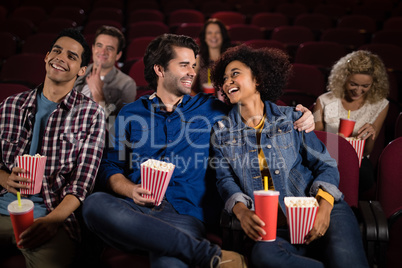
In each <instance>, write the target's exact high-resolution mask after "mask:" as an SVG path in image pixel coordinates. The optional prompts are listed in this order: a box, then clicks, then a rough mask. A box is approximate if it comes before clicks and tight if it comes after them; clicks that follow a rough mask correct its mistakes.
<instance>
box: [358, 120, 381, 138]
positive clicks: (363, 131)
mask: <svg viewBox="0 0 402 268" xmlns="http://www.w3.org/2000/svg"><path fill="white" fill-rule="evenodd" d="M357 133H358V135H357V138H358V139H363V140H366V139H368V138H369V137H370V136H371V137H372V140H375V137H376V134H377V131H376V130H375V128H374V126H373V125H372V124H370V123H366V124H364V125H363V126H362V127H361V128H360V129H359V131H357Z"/></svg>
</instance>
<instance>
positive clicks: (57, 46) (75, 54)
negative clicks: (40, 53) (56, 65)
mask: <svg viewBox="0 0 402 268" xmlns="http://www.w3.org/2000/svg"><path fill="white" fill-rule="evenodd" d="M53 48H58V49H63V48H62V47H61V46H59V45H54V46H53ZM68 52H69V53H71V54H73V55H74V56H75V57H77V58H79V57H80V56H79V55H78V54H77V53H75V52H74V51H71V50H68Z"/></svg>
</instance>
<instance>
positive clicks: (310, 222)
mask: <svg viewBox="0 0 402 268" xmlns="http://www.w3.org/2000/svg"><path fill="white" fill-rule="evenodd" d="M284 201H285V206H286V213H287V220H288V225H289V232H290V243H292V244H304V242H305V237H306V235H307V234H308V233H309V232H310V230H311V229H312V228H313V226H314V222H315V217H316V215H317V210H318V202H317V200H316V199H315V198H314V197H285V199H284Z"/></svg>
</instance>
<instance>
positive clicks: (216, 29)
mask: <svg viewBox="0 0 402 268" xmlns="http://www.w3.org/2000/svg"><path fill="white" fill-rule="evenodd" d="M200 43H201V44H200V53H199V55H198V57H197V66H196V68H195V72H196V73H197V76H196V81H195V83H194V87H193V90H194V92H195V93H198V92H202V90H203V84H206V83H208V82H210V81H211V80H210V78H208V76H209V74H210V69H211V68H212V66H213V64H214V63H215V62H216V61H217V60H218V59H219V57H220V56H221V54H222V53H223V52H225V51H226V50H227V49H228V48H229V47H231V46H232V43H231V41H230V38H229V34H228V31H227V29H226V26H225V25H224V24H223V23H222V22H221V21H220V20H218V19H209V20H208V21H207V22H206V23H205V24H204V28H203V29H202V31H201V33H200ZM216 96H217V97H218V98H220V99H221V100H222V95H221V94H216Z"/></svg>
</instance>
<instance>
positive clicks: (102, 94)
mask: <svg viewBox="0 0 402 268" xmlns="http://www.w3.org/2000/svg"><path fill="white" fill-rule="evenodd" d="M124 47H125V38H124V35H123V34H122V32H121V31H120V30H119V29H117V28H116V27H113V26H105V25H104V26H101V27H100V28H99V29H98V30H97V31H96V34H95V41H94V44H92V60H93V63H92V64H90V65H89V66H88V68H87V71H86V73H85V75H83V76H81V77H79V78H78V79H77V81H76V82H75V88H76V89H77V90H78V91H79V92H82V93H83V94H84V95H86V96H88V97H90V98H92V99H93V100H94V101H96V102H97V103H98V104H100V105H101V106H102V107H103V108H104V109H105V113H106V118H108V117H109V116H110V115H117V114H118V112H119V111H120V109H121V108H122V107H123V106H124V105H125V104H127V103H130V102H133V101H134V100H135V96H136V94H137V86H136V84H135V82H134V80H133V79H132V78H131V77H130V76H128V75H126V74H124V73H123V72H122V71H120V70H119V69H118V68H116V62H117V61H118V60H119V59H120V58H121V56H122V53H123V51H122V50H123V49H124Z"/></svg>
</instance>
